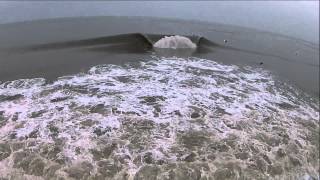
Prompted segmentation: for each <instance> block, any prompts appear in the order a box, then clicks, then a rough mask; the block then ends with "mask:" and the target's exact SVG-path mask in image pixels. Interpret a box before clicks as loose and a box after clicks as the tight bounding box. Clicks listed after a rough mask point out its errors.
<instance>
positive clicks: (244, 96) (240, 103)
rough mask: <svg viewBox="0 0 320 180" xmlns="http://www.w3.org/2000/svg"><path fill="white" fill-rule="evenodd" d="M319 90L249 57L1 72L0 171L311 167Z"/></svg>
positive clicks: (313, 173)
mask: <svg viewBox="0 0 320 180" xmlns="http://www.w3.org/2000/svg"><path fill="white" fill-rule="evenodd" d="M318 103H319V102H318V100H313V99H312V98H311V97H309V96H308V95H307V94H304V93H303V92H301V91H299V89H297V88H295V87H294V86H291V85H290V84H288V83H286V82H282V81H280V80H278V79H277V78H276V77H275V76H274V75H272V74H271V72H268V71H266V70H263V69H261V68H257V67H238V66H234V65H224V64H220V63H217V62H215V61H212V60H206V59H199V58H175V57H173V58H158V57H150V58H149V59H145V60H143V61H141V62H139V63H131V64H126V65H123V66H116V65H99V66H95V67H92V68H91V69H90V70H89V71H88V72H87V73H82V74H77V75H72V76H64V77H61V78H59V79H58V80H56V81H55V82H53V83H47V82H46V80H45V79H42V78H36V79H20V80H15V81H10V82H5V83H2V84H0V128H1V129H0V138H1V143H0V160H1V162H0V176H1V177H7V178H13V179H19V178H25V179H35V178H38V179H48V178H49V177H50V178H57V179H58V178H65V179H81V178H82V179H105V178H107V179H135V180H138V179H290V178H294V179H295V178H308V177H314V178H318V169H319V162H318V158H319V153H318V150H319V141H318V140H319V133H318V132H319V125H318V123H319V121H318V119H319V113H318V111H319V109H318Z"/></svg>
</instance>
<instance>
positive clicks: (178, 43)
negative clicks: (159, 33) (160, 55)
mask: <svg viewBox="0 0 320 180" xmlns="http://www.w3.org/2000/svg"><path fill="white" fill-rule="evenodd" d="M153 46H154V47H156V48H169V49H195V48H196V47H197V45H196V44H194V43H193V42H192V41H191V40H190V39H189V38H187V37H184V36H179V35H175V36H165V37H164V38H162V39H160V40H159V41H157V42H156V43H155V44H154V45H153Z"/></svg>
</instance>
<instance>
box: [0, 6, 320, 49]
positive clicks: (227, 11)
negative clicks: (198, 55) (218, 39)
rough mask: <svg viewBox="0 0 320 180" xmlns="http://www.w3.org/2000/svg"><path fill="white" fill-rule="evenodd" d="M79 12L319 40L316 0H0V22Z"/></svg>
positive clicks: (317, 41) (76, 13)
mask: <svg viewBox="0 0 320 180" xmlns="http://www.w3.org/2000/svg"><path fill="white" fill-rule="evenodd" d="M79 16H152V17H164V18H178V19H185V20H201V21H209V22H216V23H223V24H230V25H237V26H243V27H250V28H256V29H259V30H264V31H270V32H275V33H280V34H283V35H288V36H292V37H295V38H300V39H303V40H307V41H311V42H316V43H319V2H318V1H282V2H274V1H271V2H270V1H227V2H222V1H212V2H209V1H200V2H199V1H197V2H194V1H187V2H179V1H151V2H150V1H120V2H116V1H111V2H101V1H93V2H91V1H90V2H89V1H78V2H59V1H41V2H39V1H26V2H22V1H1V2H0V23H10V22H17V21H29V20H36V19H47V18H59V17H79Z"/></svg>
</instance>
